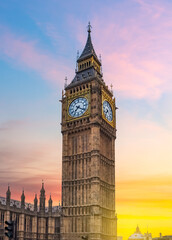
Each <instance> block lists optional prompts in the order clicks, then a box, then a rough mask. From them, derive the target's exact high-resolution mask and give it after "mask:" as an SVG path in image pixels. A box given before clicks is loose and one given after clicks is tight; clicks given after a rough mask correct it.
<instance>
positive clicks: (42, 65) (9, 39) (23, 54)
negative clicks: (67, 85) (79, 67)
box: [0, 26, 71, 85]
mask: <svg viewBox="0 0 172 240" xmlns="http://www.w3.org/2000/svg"><path fill="white" fill-rule="evenodd" d="M0 30H1V35H0V41H1V45H0V55H1V57H6V59H8V60H10V61H12V63H13V64H14V65H18V66H21V67H24V68H28V69H29V70H32V71H35V72H36V73H38V74H39V75H40V76H41V77H42V78H43V79H46V80H48V81H49V82H52V83H54V84H60V85H61V84H62V83H63V82H64V77H65V74H66V73H70V72H71V69H70V68H69V67H67V66H66V65H65V64H63V63H62V61H61V62H60V61H58V60H57V59H56V58H55V57H54V56H53V55H52V54H50V53H47V52H46V51H44V50H41V49H39V47H38V42H37V41H35V40H32V41H28V40H26V39H25V37H23V36H16V35H15V34H13V33H12V32H10V31H9V30H7V29H6V28H4V27H2V26H1V28H0Z"/></svg>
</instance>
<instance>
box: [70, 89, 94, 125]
mask: <svg viewBox="0 0 172 240" xmlns="http://www.w3.org/2000/svg"><path fill="white" fill-rule="evenodd" d="M79 97H83V98H86V99H87V101H88V108H87V110H86V111H85V113H84V114H83V115H82V116H80V117H72V116H70V114H69V106H70V104H71V103H72V102H73V101H74V100H75V99H77V98H79ZM89 115H90V89H88V90H86V91H81V92H78V93H76V94H74V95H72V96H70V97H68V98H67V112H66V121H68V122H70V121H74V120H78V119H81V118H84V117H87V116H89Z"/></svg>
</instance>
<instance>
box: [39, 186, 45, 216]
mask: <svg viewBox="0 0 172 240" xmlns="http://www.w3.org/2000/svg"><path fill="white" fill-rule="evenodd" d="M39 209H40V212H45V189H44V182H43V181H42V188H41V190H40V207H39Z"/></svg>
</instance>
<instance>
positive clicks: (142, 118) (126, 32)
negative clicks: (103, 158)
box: [0, 0, 172, 240]
mask: <svg viewBox="0 0 172 240" xmlns="http://www.w3.org/2000/svg"><path fill="white" fill-rule="evenodd" d="M76 2H77V4H76ZM74 3H75V4H74ZM95 9H96V11H95ZM171 13H172V1H171V0H154V1H153V0H152V1H150V0H116V1H114V0H107V1H106V3H105V1H103V0H100V1H99V4H97V2H96V1H91V0H87V6H86V7H84V8H83V6H82V3H81V1H78V0H76V1H74V0H71V1H69V2H68V4H66V2H65V1H51V4H49V3H47V1H44V0H41V1H40V0H37V4H35V1H33V0H30V1H15V4H12V3H11V1H8V0H6V1H0V22H1V23H0V41H1V44H0V68H1V71H0V84H1V85H0V163H1V166H0V195H1V196H5V192H6V189H7V185H8V183H9V184H10V186H11V191H12V198H15V199H20V196H21V192H22V189H23V188H24V189H25V194H26V201H27V202H33V198H34V194H35V193H37V194H39V191H40V188H41V182H42V179H44V183H45V188H46V199H47V200H48V198H49V195H50V193H51V194H52V198H53V200H54V204H58V203H59V200H60V196H61V129H60V122H61V103H60V102H59V99H60V98H61V91H62V89H63V87H64V79H65V77H66V76H67V77H68V83H69V82H70V81H72V79H73V77H74V74H75V60H76V52H77V50H78V49H79V50H80V53H81V51H82V49H83V47H84V45H85V42H86V38H87V31H86V26H87V23H88V21H91V24H92V32H91V35H92V41H93V45H94V48H95V51H96V53H97V55H98V56H99V54H101V56H102V66H103V77H104V80H105V82H106V84H107V85H108V86H110V85H111V84H113V91H114V95H115V96H116V103H117V107H118V108H119V109H118V111H117V139H116V209H117V214H118V234H119V235H121V236H123V237H124V240H126V239H127V238H128V237H129V236H130V235H131V234H132V233H134V231H135V229H136V226H137V225H139V227H140V230H141V232H142V233H144V232H146V231H147V227H148V230H149V232H151V233H152V234H153V236H154V237H155V236H158V235H159V233H160V232H161V233H162V234H163V235H167V234H172V227H171V226H172V217H171V216H172V148H171V143H172V80H171V76H172V67H171V63H172V54H171V52H172V44H171V42H172V34H171V28H172V14H171Z"/></svg>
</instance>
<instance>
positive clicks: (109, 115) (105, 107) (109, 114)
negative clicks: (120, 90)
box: [103, 100, 113, 122]
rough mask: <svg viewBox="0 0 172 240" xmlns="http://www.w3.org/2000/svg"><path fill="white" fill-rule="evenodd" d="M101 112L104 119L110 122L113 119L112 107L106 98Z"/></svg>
mask: <svg viewBox="0 0 172 240" xmlns="http://www.w3.org/2000/svg"><path fill="white" fill-rule="evenodd" d="M103 112H104V115H105V117H106V119H107V120H108V121H109V122H112V120H113V112H112V108H111V105H110V103H109V102H108V101H106V100H105V101H104V102H103Z"/></svg>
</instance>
